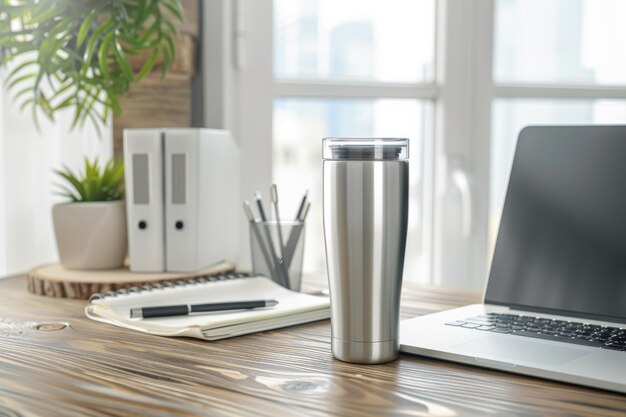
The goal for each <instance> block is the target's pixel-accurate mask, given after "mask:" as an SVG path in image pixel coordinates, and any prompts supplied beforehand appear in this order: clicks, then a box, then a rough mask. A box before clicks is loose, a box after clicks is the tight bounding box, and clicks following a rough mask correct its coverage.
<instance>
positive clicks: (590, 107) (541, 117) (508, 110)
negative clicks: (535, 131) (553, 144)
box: [489, 99, 626, 249]
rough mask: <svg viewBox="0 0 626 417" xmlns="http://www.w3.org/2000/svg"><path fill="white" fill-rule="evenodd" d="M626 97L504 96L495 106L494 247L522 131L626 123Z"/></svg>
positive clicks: (491, 222) (491, 238) (491, 224)
mask: <svg viewBox="0 0 626 417" xmlns="http://www.w3.org/2000/svg"><path fill="white" fill-rule="evenodd" d="M624 121H626V100H541V99H500V100H496V101H495V102H494V105H493V126H492V138H493V140H492V141H491V178H490V196H491V198H490V205H489V212H490V215H489V241H490V248H491V249H493V244H494V243H495V237H496V233H497V229H498V225H499V224H500V215H501V212H502V206H503V204H504V196H505V193H506V187H507V184H508V179H509V173H510V171H511V164H512V163H513V153H514V152H515V145H516V143H517V137H518V135H519V132H520V130H521V129H522V128H523V127H525V126H528V125H550V124H552V125H554V124H623V123H624Z"/></svg>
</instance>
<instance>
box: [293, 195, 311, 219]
mask: <svg viewBox="0 0 626 417" xmlns="http://www.w3.org/2000/svg"><path fill="white" fill-rule="evenodd" d="M308 196H309V190H306V192H305V193H304V195H303V196H302V201H301V202H300V207H298V213H296V221H298V220H302V213H303V212H304V207H305V205H306V199H307V197H308Z"/></svg>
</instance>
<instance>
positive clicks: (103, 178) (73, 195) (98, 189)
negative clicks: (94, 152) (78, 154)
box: [54, 158, 124, 203]
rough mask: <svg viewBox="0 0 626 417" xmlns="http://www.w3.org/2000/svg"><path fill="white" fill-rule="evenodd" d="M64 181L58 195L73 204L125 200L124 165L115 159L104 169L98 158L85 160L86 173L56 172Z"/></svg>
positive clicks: (66, 170) (64, 169)
mask: <svg viewBox="0 0 626 417" xmlns="http://www.w3.org/2000/svg"><path fill="white" fill-rule="evenodd" d="M54 172H55V173H56V174H57V175H58V176H59V177H61V178H62V179H63V180H64V182H65V183H64V184H63V185H60V184H59V185H58V187H59V188H60V190H59V192H58V193H57V194H59V195H62V196H64V197H67V198H69V199H70V201H72V202H75V203H77V202H87V201H115V200H121V199H122V198H124V165H123V164H122V163H117V162H115V161H114V160H113V159H111V160H109V162H107V164H106V165H105V166H104V167H102V168H101V167H100V165H99V164H98V158H95V159H94V160H93V161H90V160H89V159H88V158H85V167H84V172H82V173H78V174H76V173H74V172H72V171H71V170H70V169H69V168H67V167H64V168H63V169H62V170H55V171H54Z"/></svg>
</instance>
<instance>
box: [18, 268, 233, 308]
mask: <svg viewBox="0 0 626 417" xmlns="http://www.w3.org/2000/svg"><path fill="white" fill-rule="evenodd" d="M234 270H235V263H234V262H230V261H223V262H219V263H217V264H215V265H212V266H209V267H207V268H205V269H202V270H200V271H195V272H130V271H129V270H128V268H119V269H108V270H97V271H80V270H76V269H65V268H63V266H61V265H60V264H48V265H42V266H40V267H37V268H34V269H33V270H31V271H29V272H28V275H27V276H26V281H27V288H28V291H29V292H32V293H33V294H39V295H45V296H48V297H59V298H76V299H79V300H88V299H89V297H90V296H91V295H92V294H93V293H96V292H108V291H116V290H119V289H122V288H131V287H140V286H142V285H146V284H156V283H159V282H166V281H170V282H171V281H177V280H179V279H190V278H198V277H204V276H210V275H217V274H223V273H225V272H230V271H234Z"/></svg>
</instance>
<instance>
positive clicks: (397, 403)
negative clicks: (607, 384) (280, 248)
mask: <svg viewBox="0 0 626 417" xmlns="http://www.w3.org/2000/svg"><path fill="white" fill-rule="evenodd" d="M25 285H26V284H25V280H24V279H23V278H21V277H17V278H9V279H6V280H2V281H0V317H1V318H2V319H4V322H2V321H0V327H2V330H0V415H3V416H4V415H9V416H18V415H19V416H29V415H46V416H64V417H65V416H71V415H90V416H100V415H144V416H166V415H182V416H195V415H206V416H240V415H250V416H271V417H282V416H290V415H298V416H323V415H341V416H370V415H385V416H423V415H433V416H454V415H462V416H463V415H486V414H492V415H499V416H513V415H533V414H541V415H551V416H556V415H568V416H573V415H578V416H595V415H598V416H600V415H602V416H618V415H619V416H624V415H626V396H622V395H618V394H613V393H610V392H605V391H600V390H592V389H586V388H581V387H576V386H570V385H566V384H560V383H554V382H549V381H544V380H541V379H535V378H529V377H521V376H515V375H510V374H506V373H502V372H497V371H490V370H484V369H479V368H473V367H469V366H464V365H457V364H452V363H446V362H442V361H437V360H431V359H425V358H420V357H415V356H408V355H402V356H401V357H400V359H399V360H397V361H395V362H393V363H390V364H386V365H376V366H356V365H350V364H346V363H342V362H339V361H337V360H334V359H333V358H332V357H331V353H330V343H329V337H330V328H329V322H328V321H322V322H318V323H313V324H309V325H303V326H297V327H292V328H287V329H282V330H276V331H271V332H265V333H259V334H254V335H249V336H243V337H238V338H233V339H227V340H222V341H219V342H203V341H200V340H192V339H168V338H162V337H156V336H149V335H143V334H139V333H135V332H131V331H129V330H124V329H119V328H116V327H113V326H109V325H105V324H101V323H96V322H93V321H90V320H88V319H86V318H85V317H84V315H83V306H84V303H83V302H81V301H72V300H62V299H54V298H46V297H42V296H36V295H31V294H28V293H27V292H26V288H25ZM314 287H315V285H314V284H312V283H309V285H308V288H309V289H311V288H314ZM318 288H319V286H318ZM403 296H404V301H403V315H404V316H405V317H408V316H413V315H418V314H424V313H428V312H431V311H436V310H440V309H444V308H449V307H454V306H458V305H462V304H466V303H470V302H475V301H477V300H478V298H479V297H478V294H476V293H471V292H464V291H452V290H443V289H436V288H428V287H426V288H405V291H404V293H403ZM7 319H11V320H18V321H20V322H29V321H30V322H32V321H66V322H68V323H70V325H71V327H70V328H67V329H64V330H58V331H40V330H35V329H34V328H32V327H30V326H29V325H25V326H22V327H20V326H19V325H16V324H15V322H9V321H7ZM31 326H32V324H31ZM20 331H21V333H20Z"/></svg>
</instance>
